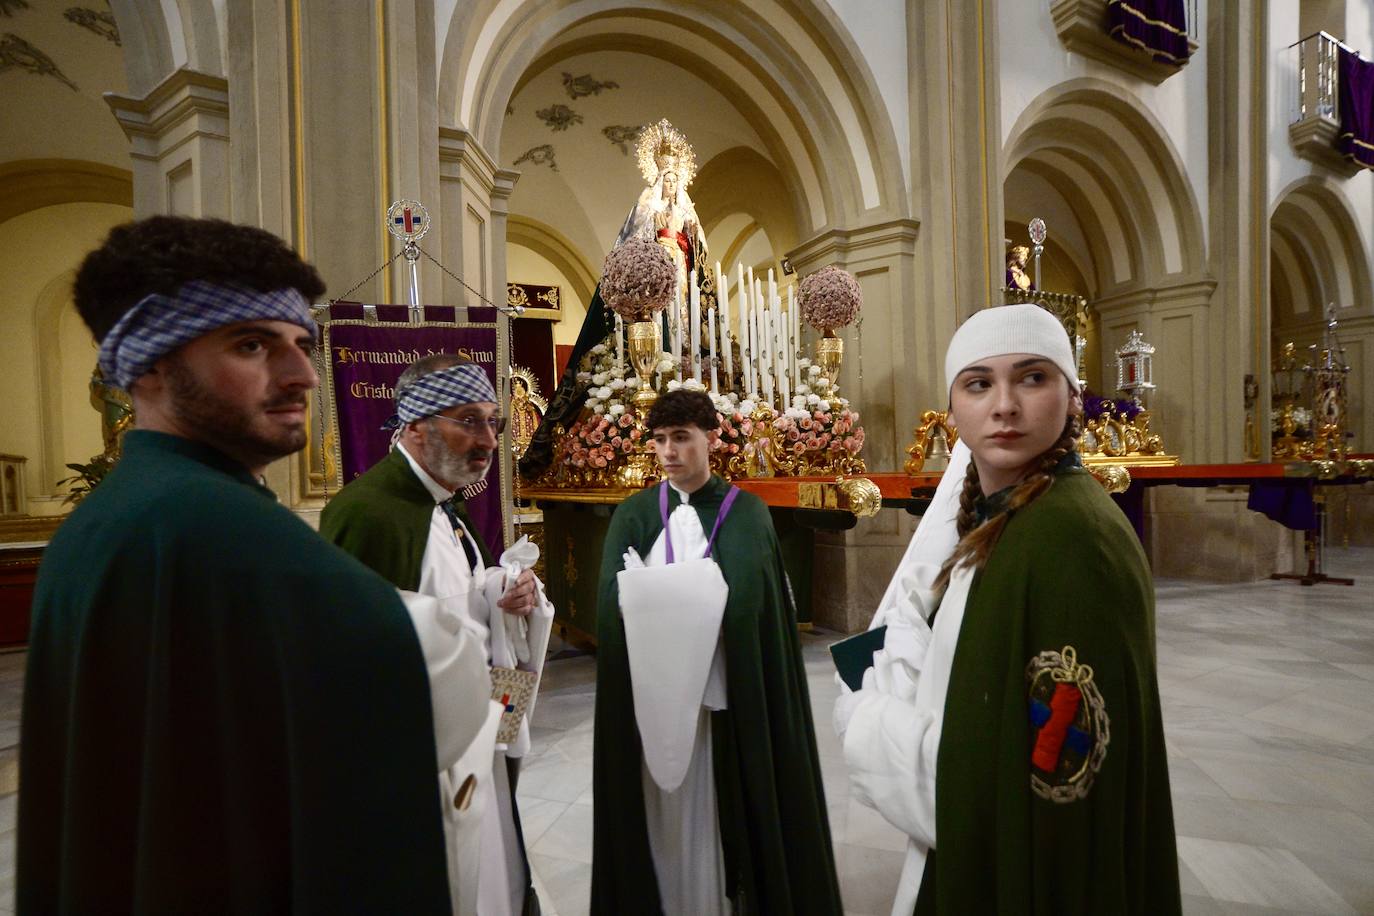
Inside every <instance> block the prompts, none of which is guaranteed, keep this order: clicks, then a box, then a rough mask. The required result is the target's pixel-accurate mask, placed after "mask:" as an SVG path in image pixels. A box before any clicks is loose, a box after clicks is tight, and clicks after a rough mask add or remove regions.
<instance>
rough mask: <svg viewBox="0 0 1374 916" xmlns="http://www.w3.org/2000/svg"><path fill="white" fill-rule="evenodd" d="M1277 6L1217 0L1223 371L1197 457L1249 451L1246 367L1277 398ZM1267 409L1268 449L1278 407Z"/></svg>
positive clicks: (1214, 339)
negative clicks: (1273, 199)
mask: <svg viewBox="0 0 1374 916" xmlns="http://www.w3.org/2000/svg"><path fill="white" fill-rule="evenodd" d="M1268 6H1269V4H1268V3H1267V2H1266V0H1210V2H1209V3H1208V4H1207V112H1208V118H1207V127H1208V134H1207V171H1208V174H1209V175H1210V176H1211V181H1210V182H1209V183H1208V184H1209V188H1210V192H1209V201H1208V239H1209V244H1208V249H1209V251H1208V254H1209V255H1210V261H1209V263H1210V268H1211V272H1212V275H1213V276H1214V277H1215V278H1216V281H1217V289H1216V293H1215V294H1214V295H1213V297H1212V313H1213V318H1212V327H1211V331H1212V333H1211V335H1210V338H1209V340H1210V341H1211V342H1210V343H1209V344H1208V350H1209V352H1208V357H1209V359H1210V362H1211V365H1214V366H1218V367H1221V372H1220V373H1217V374H1215V375H1214V377H1212V378H1211V379H1209V382H1208V385H1207V388H1206V392H1207V396H1206V397H1205V399H1202V400H1200V401H1198V402H1196V405H1197V406H1196V408H1195V409H1197V410H1199V411H1200V412H1203V413H1205V414H1206V415H1207V420H1206V429H1205V435H1204V436H1203V437H1202V438H1201V439H1200V440H1199V441H1198V442H1197V448H1196V451H1195V453H1194V454H1190V455H1188V456H1187V460H1189V461H1193V462H1236V461H1244V460H1245V391H1244V386H1245V375H1246V373H1253V374H1254V376H1255V379H1256V381H1257V382H1258V383H1259V399H1258V402H1257V403H1259V404H1268V403H1269V393H1270V392H1269V387H1270V377H1269V359H1270V355H1269V324H1270V319H1269V308H1268V303H1269V218H1268V213H1269V204H1268V176H1269V169H1268V145H1267V133H1266V132H1267V129H1268V125H1269V121H1270V118H1271V117H1272V113H1271V112H1270V110H1269V104H1268V102H1269V100H1268V77H1267V74H1268V71H1269V68H1270V67H1272V66H1273V63H1272V62H1271V60H1270V57H1269V42H1268V18H1269V15H1268ZM1294 78H1296V77H1294ZM1258 415H1259V416H1258V419H1259V421H1260V444H1261V449H1262V451H1263V454H1264V455H1266V456H1267V455H1268V454H1269V444H1268V443H1269V411H1267V410H1260V411H1258Z"/></svg>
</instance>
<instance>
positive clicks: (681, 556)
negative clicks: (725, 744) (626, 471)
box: [640, 484, 730, 916]
mask: <svg viewBox="0 0 1374 916" xmlns="http://www.w3.org/2000/svg"><path fill="white" fill-rule="evenodd" d="M670 485H671V484H670ZM673 489H675V490H677V492H678V495H679V496H681V497H682V504H681V505H680V506H678V507H677V508H676V509H674V510H673V514H672V515H670V516H669V517H668V528H667V530H666V532H665V534H670V535H671V536H672V539H673V556H674V558H675V559H677V560H694V559H697V558H699V557H702V556H705V554H706V538H707V534H706V532H705V531H704V530H703V529H702V527H701V519H700V517H698V516H697V512H696V510H695V509H693V508H692V507H691V506H690V505H689V504H688V499H689V495H688V494H687V493H684V492H683V491H682V490H678V489H677V487H673ZM667 561H668V555H667V544H666V541H665V540H664V534H660V535H659V536H658V540H657V541H655V542H654V546H653V549H652V550H650V551H649V556H648V557H646V558H645V565H646V566H662V565H663V564H665V563H666V562H667ZM725 677H726V671H725V655H724V646H723V643H722V642H721V641H720V640H719V639H718V640H717V642H716V652H715V657H714V658H713V659H712V662H711V674H710V676H709V677H708V679H707V682H706V695H705V697H704V698H703V700H702V707H701V712H700V717H699V718H698V720H697V740H696V744H695V746H694V747H693V750H692V762H691V764H690V765H689V766H688V768H687V776H686V778H685V779H683V781H682V785H681V786H679V787H678V788H677V789H676V790H675V791H672V792H665V791H663V789H661V788H659V786H658V784H657V783H655V782H654V779H653V777H652V776H651V775H650V774H649V769H648V767H647V766H645V765H644V764H643V763H642V762H641V765H640V766H641V779H640V782H641V784H642V785H643V787H644V814H645V819H646V821H647V823H648V828H649V853H650V855H651V857H652V858H653V862H654V875H655V876H656V877H657V878H658V892H659V897H660V899H661V900H662V903H663V913H664V916H697V914H700V916H714V914H721V916H724V914H727V913H729V912H730V909H729V907H730V903H729V898H727V897H726V895H725V890H726V885H725V855H724V850H723V848H722V846H721V842H720V823H719V818H718V813H717V809H716V781H715V766H714V764H713V762H712V758H711V710H716V709H725V708H726V693H725Z"/></svg>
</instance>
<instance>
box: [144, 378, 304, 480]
mask: <svg viewBox="0 0 1374 916" xmlns="http://www.w3.org/2000/svg"><path fill="white" fill-rule="evenodd" d="M166 369H167V371H166V377H167V386H168V389H169V390H170V391H171V393H172V413H173V415H174V416H175V417H176V419H177V420H178V422H180V423H181V425H182V426H183V427H184V428H185V429H186V430H188V431H190V432H192V433H194V434H195V438H196V439H197V440H198V441H200V442H204V443H206V444H207V445H211V446H214V447H215V448H217V449H219V450H220V451H221V452H224V453H225V454H226V455H228V456H230V457H231V458H235V459H237V460H239V461H241V462H243V463H244V464H246V465H248V466H249V467H254V466H257V465H259V464H266V463H268V462H271V461H275V460H276V459H278V458H284V457H286V456H287V455H290V454H293V453H294V452H298V451H300V450H301V449H302V448H304V447H305V442H306V438H307V436H306V430H305V425H304V424H302V425H301V426H300V427H299V428H298V429H292V428H289V427H288V428H283V427H280V426H275V425H274V424H272V423H271V422H270V421H269V420H267V419H266V418H265V417H262V416H261V414H260V413H256V412H254V411H253V410H251V409H247V408H244V407H243V406H242V405H239V404H235V403H233V402H230V401H227V400H225V399H223V398H221V397H220V396H219V394H218V393H217V392H215V391H214V390H213V389H211V388H207V387H206V386H205V385H203V384H201V382H200V381H199V380H198V379H197V378H196V377H195V375H194V374H193V373H192V372H191V371H190V370H189V369H187V368H186V367H185V366H184V365H182V363H181V362H180V361H179V360H177V359H169V360H167V362H166ZM307 403H308V394H307V393H306V392H303V391H295V392H290V393H286V394H281V395H278V396H277V397H275V398H272V399H270V400H268V401H265V402H264V403H262V404H260V405H258V406H259V409H260V410H261V411H267V410H272V409H275V408H279V407H288V406H292V405H296V404H301V405H305V404H307ZM259 419H261V426H260V427H257V426H255V421H256V420H259Z"/></svg>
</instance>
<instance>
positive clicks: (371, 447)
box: [320, 304, 505, 555]
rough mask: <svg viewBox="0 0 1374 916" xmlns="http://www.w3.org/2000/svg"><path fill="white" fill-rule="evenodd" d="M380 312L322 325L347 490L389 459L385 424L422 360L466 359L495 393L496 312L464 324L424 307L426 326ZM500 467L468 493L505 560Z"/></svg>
mask: <svg viewBox="0 0 1374 916" xmlns="http://www.w3.org/2000/svg"><path fill="white" fill-rule="evenodd" d="M375 308H376V315H377V317H376V320H373V319H371V318H370V317H367V315H366V312H365V310H364V307H363V306H361V305H353V304H342V305H332V306H330V307H329V317H328V319H327V320H323V321H321V322H320V326H321V329H322V331H323V334H322V341H323V347H324V350H325V352H326V353H327V356H326V358H325V361H324V362H325V375H326V384H327V385H328V389H329V393H330V402H331V403H332V404H333V415H332V418H331V419H332V423H333V427H334V430H333V432H334V441H335V442H337V443H338V448H339V466H340V469H341V477H342V481H341V483H347V482H348V481H351V480H353V479H354V478H356V477H357V476H358V475H359V474H361V473H362V472H363V471H366V470H367V469H368V468H370V467H372V466H373V465H374V464H376V463H377V462H378V461H381V460H382V459H383V458H385V457H386V454H387V452H388V451H389V450H390V448H391V436H392V431H391V430H389V429H384V428H383V426H382V424H384V423H385V422H386V421H387V419H388V418H389V417H390V416H391V415H392V414H393V413H394V412H395V406H396V381H397V380H398V379H399V378H400V377H401V373H402V372H404V371H405V369H406V367H407V366H409V365H410V364H411V363H413V362H415V361H416V360H417V359H420V358H421V357H423V356H431V355H433V354H436V353H455V354H457V355H459V356H464V357H467V358H468V359H470V360H472V361H473V362H475V363H477V365H479V366H481V367H482V368H483V369H485V370H486V372H487V376H488V377H489V378H490V379H491V383H492V386H493V387H496V310H495V309H491V308H468V309H462V310H461V312H462V313H464V315H465V317H466V319H467V320H464V321H458V320H457V318H458V317H459V314H458V312H459V311H460V310H456V309H454V308H453V307H437V306H426V307H425V309H424V318H425V320H424V321H421V322H418V323H416V322H411V321H410V320H409V317H410V310H409V308H408V307H406V306H404V305H379V306H376V307H375ZM366 311H371V307H368V308H367V309H366ZM498 390H499V389H498ZM494 459H495V460H493V461H492V466H493V467H492V470H490V471H488V472H487V478H486V479H485V480H483V481H481V482H479V483H478V484H476V485H474V486H473V487H470V488H468V490H467V491H466V492H467V494H468V496H467V508H468V512H469V513H470V514H471V516H472V520H473V522H474V523H475V524H476V526H477V528H478V530H479V531H480V532H481V535H482V537H483V538H484V539H485V540H486V543H487V546H488V547H490V548H491V549H492V552H493V553H494V554H498V555H499V554H500V552H501V550H502V549H503V545H504V543H505V541H504V538H503V536H502V531H503V527H502V503H501V489H502V488H501V486H500V478H499V475H500V473H501V461H500V460H499V459H500V455H499V454H498V455H496V456H494ZM479 489H480V492H474V491H476V490H479Z"/></svg>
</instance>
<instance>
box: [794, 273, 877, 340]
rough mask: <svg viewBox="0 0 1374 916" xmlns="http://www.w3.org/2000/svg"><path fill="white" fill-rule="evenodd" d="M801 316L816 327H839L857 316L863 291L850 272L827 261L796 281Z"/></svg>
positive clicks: (828, 328) (821, 329) (820, 329)
mask: <svg viewBox="0 0 1374 916" xmlns="http://www.w3.org/2000/svg"><path fill="white" fill-rule="evenodd" d="M800 287H801V288H800V290H799V298H800V300H801V310H802V317H803V318H805V319H806V323H807V324H809V325H811V327H813V328H815V329H816V330H818V331H831V330H834V329H835V328H842V327H844V326H845V325H847V324H849V323H851V322H852V321H853V320H854V319H855V318H857V317H859V306H860V305H862V304H863V291H862V290H860V289H859V281H858V280H856V279H855V278H854V275H853V274H852V273H850V272H849V271H847V270H845V269H844V268H842V267H836V266H835V265H834V264H831V265H830V266H829V267H822V268H821V269H820V270H818V271H816V272H815V273H813V274H810V275H808V276H807V277H805V278H804V279H803V280H802V281H801V284H800Z"/></svg>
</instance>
